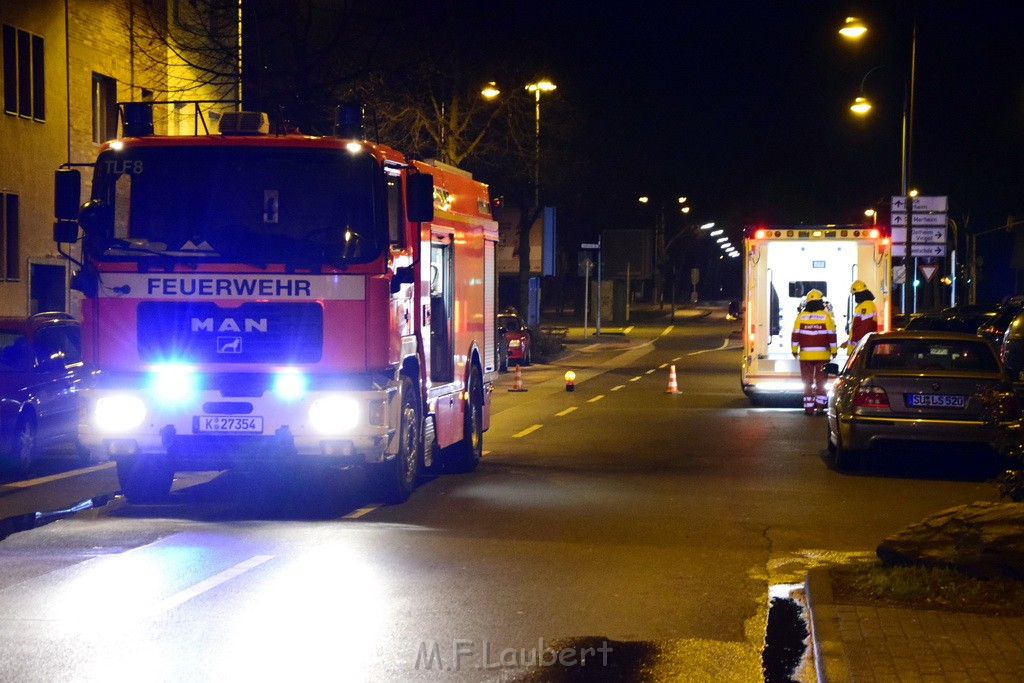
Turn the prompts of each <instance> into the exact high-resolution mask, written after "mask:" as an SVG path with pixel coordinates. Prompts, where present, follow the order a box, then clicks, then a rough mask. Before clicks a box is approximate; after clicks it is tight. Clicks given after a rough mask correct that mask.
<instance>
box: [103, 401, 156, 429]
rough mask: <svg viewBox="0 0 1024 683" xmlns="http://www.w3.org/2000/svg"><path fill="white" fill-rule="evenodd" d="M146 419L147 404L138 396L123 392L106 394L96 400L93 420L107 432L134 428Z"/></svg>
mask: <svg viewBox="0 0 1024 683" xmlns="http://www.w3.org/2000/svg"><path fill="white" fill-rule="evenodd" d="M145 419H146V404H145V403H143V402H142V399H141V398H139V397H138V396H132V395H130V394H121V395H115V396H104V397H102V398H100V399H98V400H97V401H96V412H94V413H93V422H94V423H95V425H96V426H97V427H98V428H99V429H101V430H103V431H105V432H124V431H128V430H129V429H134V428H135V427H138V426H139V425H140V424H142V421H143V420H145Z"/></svg>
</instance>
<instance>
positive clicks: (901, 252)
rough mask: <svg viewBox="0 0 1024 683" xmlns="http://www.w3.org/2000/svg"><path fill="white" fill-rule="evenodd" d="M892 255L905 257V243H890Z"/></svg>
mask: <svg viewBox="0 0 1024 683" xmlns="http://www.w3.org/2000/svg"><path fill="white" fill-rule="evenodd" d="M892 255H893V256H906V255H907V245H906V244H905V243H903V242H893V243H892ZM895 267H896V266H893V268H895Z"/></svg>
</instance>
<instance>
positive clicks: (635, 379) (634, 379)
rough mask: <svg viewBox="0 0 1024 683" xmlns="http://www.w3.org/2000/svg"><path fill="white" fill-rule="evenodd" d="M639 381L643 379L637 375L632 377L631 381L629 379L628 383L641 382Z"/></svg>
mask: <svg viewBox="0 0 1024 683" xmlns="http://www.w3.org/2000/svg"><path fill="white" fill-rule="evenodd" d="M641 379H643V377H641V376H640V375H637V376H636V377H634V378H633V379H631V380H629V381H630V382H636V381H637V380H641Z"/></svg>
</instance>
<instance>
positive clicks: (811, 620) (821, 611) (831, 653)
mask: <svg viewBox="0 0 1024 683" xmlns="http://www.w3.org/2000/svg"><path fill="white" fill-rule="evenodd" d="M804 598H805V600H806V601H807V630H808V631H809V632H810V634H811V635H810V638H811V649H812V652H813V653H814V668H815V670H816V671H817V673H818V680H819V681H820V682H821V683H828V681H848V680H850V667H849V664H848V663H847V657H846V648H845V647H844V646H843V638H842V628H841V626H840V624H839V614H838V613H837V612H836V608H835V605H834V604H833V598H832V582H831V579H830V578H829V574H828V569H826V568H824V567H818V568H814V569H809V570H808V571H807V575H806V578H805V580H804Z"/></svg>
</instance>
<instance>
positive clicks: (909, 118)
mask: <svg viewBox="0 0 1024 683" xmlns="http://www.w3.org/2000/svg"><path fill="white" fill-rule="evenodd" d="M867 31H868V28H867V26H866V25H865V24H864V23H863V22H862V21H861V20H860V19H858V18H857V17H847V18H846V21H845V22H843V26H842V27H841V28H840V29H839V34H840V35H841V36H843V37H844V38H846V39H848V40H859V39H860V38H862V37H863V36H864V34H866V33H867ZM878 68H881V67H878V66H876V67H875V68H874V69H871V71H874V70H875V69H878ZM871 71H868V72H867V73H866V74H864V78H863V79H861V84H860V87H861V96H860V97H858V98H857V99H856V100H855V101H854V103H853V105H852V106H851V107H850V109H852V110H853V111H854V112H856V113H857V114H861V115H863V114H866V113H867V112H869V111H870V110H871V102H870V101H869V100H868V99H867V98H866V97H864V80H866V79H867V77H868V75H869V74H870V73H871ZM916 72H917V16H916V14H915V16H914V23H913V27H912V30H911V34H910V74H909V80H908V83H907V87H906V91H905V93H904V98H903V121H902V126H901V133H900V156H901V160H900V194H901V195H902V196H904V197H908V201H907V216H908V218H909V217H910V215H911V211H910V207H911V203H910V200H909V197H910V196H911V195H909V194H908V191H909V187H910V169H911V149H912V145H913V139H914V78H915V75H916ZM908 223H909V221H908ZM906 262H907V257H906V256H904V257H903V266H904V272H905V271H906ZM914 271H915V273H916V271H917V259H916V258H915V259H914ZM905 282H906V281H905V280H904V285H903V297H902V301H901V309H900V312H901V313H906V312H907V287H906V284H905ZM914 309H915V310H916V309H917V293H916V290H915V293H914Z"/></svg>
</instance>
